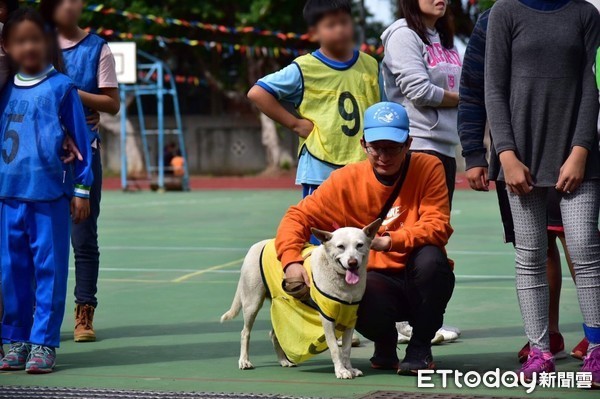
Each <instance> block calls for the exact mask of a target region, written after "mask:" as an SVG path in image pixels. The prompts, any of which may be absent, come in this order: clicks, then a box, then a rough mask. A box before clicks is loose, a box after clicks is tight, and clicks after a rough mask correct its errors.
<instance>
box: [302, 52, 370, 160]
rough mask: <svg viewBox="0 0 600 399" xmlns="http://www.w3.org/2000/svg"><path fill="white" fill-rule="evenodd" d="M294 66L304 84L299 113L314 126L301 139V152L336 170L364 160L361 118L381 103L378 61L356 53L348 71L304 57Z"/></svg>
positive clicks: (308, 55) (312, 57)
mask: <svg viewBox="0 0 600 399" xmlns="http://www.w3.org/2000/svg"><path fill="white" fill-rule="evenodd" d="M295 63H296V64H297V65H298V67H299V68H300V71H301V72H302V78H303V81H304V94H303V97H302V102H301V103H300V105H299V106H298V112H299V114H300V115H301V116H302V118H305V119H309V120H310V121H312V122H313V123H314V125H315V127H314V129H313V131H312V132H311V133H310V135H309V136H308V138H306V139H303V138H300V151H301V150H302V148H303V147H304V146H306V148H307V149H308V152H310V153H311V155H313V156H314V157H315V158H317V159H320V160H321V161H325V162H327V163H330V164H333V165H338V166H345V165H347V164H349V163H354V162H358V161H362V160H363V159H365V154H364V151H363V149H362V147H361V145H360V139H361V138H362V136H363V126H364V123H363V115H364V114H365V111H366V109H367V108H369V107H370V106H371V105H373V104H375V103H377V102H379V100H380V95H379V78H378V74H379V67H378V65H377V61H376V60H375V59H374V58H373V57H371V56H370V55H367V54H364V53H359V56H358V59H357V60H356V62H355V63H354V65H352V66H351V67H350V68H348V69H334V68H332V67H330V66H328V65H326V64H324V63H323V61H321V60H319V59H318V58H316V57H315V56H314V55H312V54H307V55H303V56H301V57H298V58H297V59H296V60H295Z"/></svg>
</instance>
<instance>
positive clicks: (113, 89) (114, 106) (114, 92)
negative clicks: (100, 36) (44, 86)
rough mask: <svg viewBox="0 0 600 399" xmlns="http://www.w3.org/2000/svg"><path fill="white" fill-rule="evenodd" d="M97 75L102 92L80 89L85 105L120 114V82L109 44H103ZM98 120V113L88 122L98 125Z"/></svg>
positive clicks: (96, 109) (97, 109)
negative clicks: (95, 92)
mask: <svg viewBox="0 0 600 399" xmlns="http://www.w3.org/2000/svg"><path fill="white" fill-rule="evenodd" d="M96 76H97V80H98V87H99V88H100V93H99V94H92V93H88V92H85V91H82V90H79V96H80V97H81V101H82V102H83V105H85V106H86V107H87V108H91V109H93V110H94V111H97V112H106V113H108V114H112V115H116V114H118V113H119V110H120V107H121V98H120V96H119V82H118V80H117V71H116V66H115V57H114V56H113V54H112V52H111V51H110V47H108V45H107V44H104V45H103V47H102V50H101V52H100V60H99V61H98V71H97V73H96ZM98 122H99V116H98V115H97V114H95V115H92V116H91V117H90V118H88V124H94V125H97V124H98ZM95 127H97V126H95Z"/></svg>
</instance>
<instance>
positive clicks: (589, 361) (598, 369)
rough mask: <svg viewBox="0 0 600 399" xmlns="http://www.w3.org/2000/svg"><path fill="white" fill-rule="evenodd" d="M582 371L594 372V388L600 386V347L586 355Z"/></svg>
mask: <svg viewBox="0 0 600 399" xmlns="http://www.w3.org/2000/svg"><path fill="white" fill-rule="evenodd" d="M581 371H582V372H584V373H592V388H594V389H598V388H600V347H597V348H595V349H594V350H593V351H591V352H590V353H589V354H588V355H587V356H586V357H585V359H584V360H583V367H582V368H581Z"/></svg>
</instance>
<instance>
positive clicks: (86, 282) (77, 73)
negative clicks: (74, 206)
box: [40, 0, 120, 342]
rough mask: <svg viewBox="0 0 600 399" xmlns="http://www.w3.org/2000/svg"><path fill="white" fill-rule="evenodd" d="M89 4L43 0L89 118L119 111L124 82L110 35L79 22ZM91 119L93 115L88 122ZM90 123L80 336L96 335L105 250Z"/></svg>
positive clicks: (79, 250)
mask: <svg viewBox="0 0 600 399" xmlns="http://www.w3.org/2000/svg"><path fill="white" fill-rule="evenodd" d="M83 7H84V3H83V1H82V0H42V2H41V4H40V11H41V13H42V16H43V17H44V18H45V19H46V21H49V22H51V24H52V25H54V26H56V29H57V33H58V40H59V46H60V48H61V49H62V55H63V58H64V63H65V73H66V74H67V76H69V77H70V78H71V79H73V82H74V83H75V85H76V86H77V89H78V92H79V96H80V98H81V102H82V103H83V105H84V110H85V112H86V115H87V116H88V118H91V119H94V118H97V116H96V115H97V114H98V112H106V113H110V114H113V115H114V114H116V113H118V112H119V107H120V100H119V89H118V87H119V84H118V82H117V73H116V70H115V60H114V57H113V55H112V53H111V52H110V49H109V47H108V45H107V44H106V41H105V40H104V39H102V38H101V37H99V36H97V35H94V34H92V33H88V32H86V31H84V30H83V29H81V28H80V27H79V26H78V24H79V20H80V18H81V13H82V10H83ZM89 122H90V120H88V123H89ZM93 125H94V123H92V124H91V125H88V127H89V131H88V136H89V140H90V143H91V144H92V170H93V172H94V176H95V178H94V184H93V186H92V189H91V191H90V217H89V218H88V219H87V220H86V221H85V222H83V223H80V224H78V225H75V224H74V225H73V226H72V229H73V231H72V234H71V241H72V245H73V252H74V254H75V304H76V305H75V329H74V339H75V342H90V341H95V340H96V333H95V331H94V325H93V320H94V312H95V309H96V307H97V306H98V300H97V298H96V292H97V283H98V272H99V269H100V251H99V248H98V218H99V216H100V200H101V191H102V161H101V155H100V152H101V149H100V147H101V146H100V136H99V134H98V129H97V128H96V127H95V126H93Z"/></svg>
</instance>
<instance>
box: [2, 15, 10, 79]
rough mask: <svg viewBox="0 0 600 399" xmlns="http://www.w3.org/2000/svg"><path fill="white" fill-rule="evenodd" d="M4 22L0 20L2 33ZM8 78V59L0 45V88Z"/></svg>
mask: <svg viewBox="0 0 600 399" xmlns="http://www.w3.org/2000/svg"><path fill="white" fill-rule="evenodd" d="M3 27H4V24H2V23H1V22H0V33H2V28H3ZM9 78H10V59H9V58H8V56H7V55H6V53H5V52H4V49H2V48H1V47H0V90H2V88H4V85H5V84H6V82H8V79H9Z"/></svg>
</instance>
